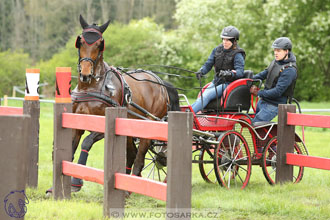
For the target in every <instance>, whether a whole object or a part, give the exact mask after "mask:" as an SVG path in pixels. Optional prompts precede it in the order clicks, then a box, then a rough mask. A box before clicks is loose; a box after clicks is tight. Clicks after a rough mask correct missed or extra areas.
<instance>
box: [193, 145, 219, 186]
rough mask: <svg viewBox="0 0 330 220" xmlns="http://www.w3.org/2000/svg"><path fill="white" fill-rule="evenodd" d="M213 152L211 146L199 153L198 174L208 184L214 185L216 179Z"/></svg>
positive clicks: (213, 148)
mask: <svg viewBox="0 0 330 220" xmlns="http://www.w3.org/2000/svg"><path fill="white" fill-rule="evenodd" d="M214 150H215V147H214V146H213V145H212V146H210V147H209V149H205V148H203V149H202V150H200V153H199V164H198V165H199V172H200V173H201V176H202V178H203V179H204V180H205V181H206V182H209V183H216V182H217V178H216V176H215V172H214V165H213V161H214V156H213V155H214Z"/></svg>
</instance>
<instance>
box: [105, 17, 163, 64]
mask: <svg viewBox="0 0 330 220" xmlns="http://www.w3.org/2000/svg"><path fill="white" fill-rule="evenodd" d="M163 34H164V29H163V28H162V27H161V26H159V25H157V24H156V23H154V22H153V21H152V20H150V19H147V18H146V19H142V20H139V21H135V20H133V21H131V22H130V23H129V24H128V25H123V24H120V23H114V24H111V25H110V26H109V28H108V29H107V30H106V31H105V32H104V33H103V37H104V39H105V46H106V49H105V51H104V55H103V58H104V60H105V61H106V62H108V63H109V64H111V65H114V66H123V67H129V66H135V65H141V64H150V63H158V59H159V56H160V51H158V50H157V48H156V45H157V44H158V43H159V42H160V41H161V38H162V35H163Z"/></svg>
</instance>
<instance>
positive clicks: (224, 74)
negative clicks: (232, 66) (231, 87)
mask: <svg viewBox="0 0 330 220" xmlns="http://www.w3.org/2000/svg"><path fill="white" fill-rule="evenodd" d="M219 77H221V78H224V79H225V80H231V79H232V78H233V73H232V72H231V71H229V70H220V73H219Z"/></svg>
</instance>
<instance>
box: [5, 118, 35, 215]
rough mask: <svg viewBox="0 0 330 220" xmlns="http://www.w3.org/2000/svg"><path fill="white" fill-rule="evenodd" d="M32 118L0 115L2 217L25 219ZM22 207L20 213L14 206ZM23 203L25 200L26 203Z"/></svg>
mask: <svg viewBox="0 0 330 220" xmlns="http://www.w3.org/2000/svg"><path fill="white" fill-rule="evenodd" d="M30 126H31V118H30V116H28V115H22V114H21V115H0V151H1V154H0V178H1V187H0V198H1V200H0V207H1V208H0V219H1V220H6V219H14V218H18V217H20V218H19V219H24V215H25V213H26V210H25V212H24V211H23V208H22V207H23V206H25V204H26V203H27V202H26V199H25V185H26V180H27V176H26V175H25V174H26V171H27V168H28V166H27V164H28V158H27V155H28V150H27V149H28V147H29V146H28V140H29V138H30V132H29V129H30ZM19 201H20V208H22V209H19V210H17V212H18V213H17V212H14V211H15V209H13V208H12V207H18V202H19ZM22 202H23V203H22Z"/></svg>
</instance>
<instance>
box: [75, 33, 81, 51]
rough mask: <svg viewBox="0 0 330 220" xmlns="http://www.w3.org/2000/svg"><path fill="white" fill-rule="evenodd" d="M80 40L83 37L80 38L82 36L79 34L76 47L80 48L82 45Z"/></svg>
mask: <svg viewBox="0 0 330 220" xmlns="http://www.w3.org/2000/svg"><path fill="white" fill-rule="evenodd" d="M80 40H81V38H80V36H78V37H77V39H76V48H78V49H79V48H80V45H81V41H80Z"/></svg>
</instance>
